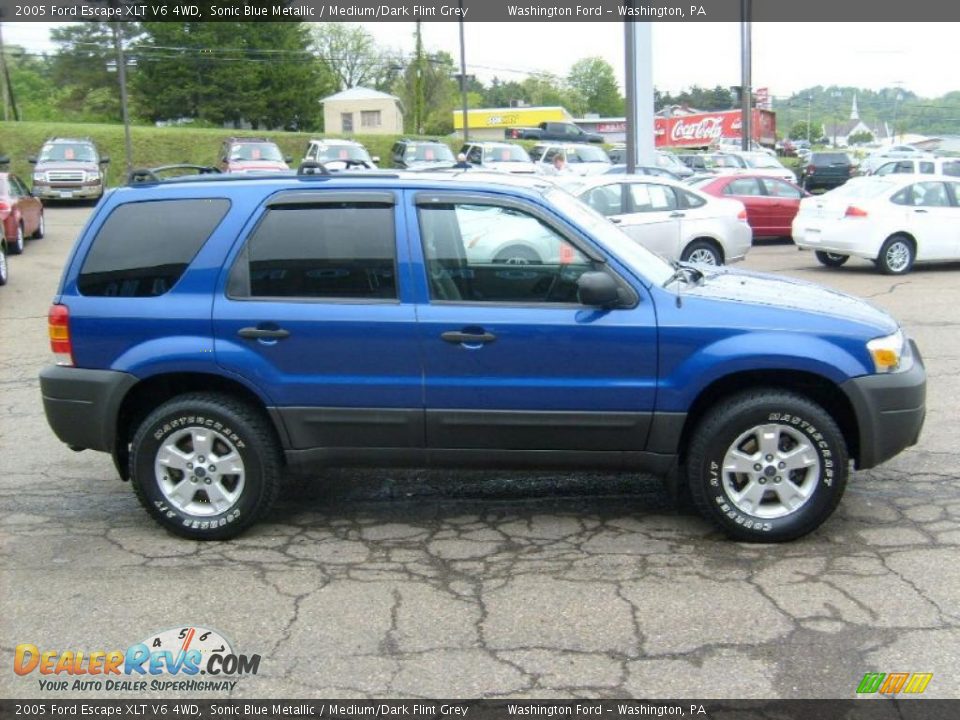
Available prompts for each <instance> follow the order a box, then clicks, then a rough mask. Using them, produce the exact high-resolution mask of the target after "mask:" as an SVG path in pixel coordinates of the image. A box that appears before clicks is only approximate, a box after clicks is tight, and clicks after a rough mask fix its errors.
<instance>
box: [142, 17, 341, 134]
mask: <svg viewBox="0 0 960 720" xmlns="http://www.w3.org/2000/svg"><path fill="white" fill-rule="evenodd" d="M143 28H144V31H145V37H144V39H143V40H142V41H141V42H140V43H139V44H138V46H137V48H136V52H137V56H138V63H137V71H136V73H135V74H134V78H133V89H134V95H135V97H136V98H137V99H138V101H139V106H140V108H141V112H142V114H143V115H144V116H145V117H146V118H147V119H149V120H153V121H156V120H171V119H177V118H191V119H198V120H202V121H204V122H207V123H211V124H213V125H233V126H234V127H241V125H242V123H243V122H244V121H246V122H249V123H250V125H251V126H252V127H254V128H260V127H264V128H288V129H312V128H313V127H316V126H317V124H318V122H319V115H320V108H319V100H320V98H321V97H323V95H325V94H327V93H328V92H329V91H331V90H332V89H333V87H334V81H333V79H332V77H331V76H330V75H329V73H328V72H327V71H326V69H325V67H324V66H321V65H320V64H318V63H317V62H316V61H315V59H314V57H313V55H312V53H311V51H310V47H309V43H310V37H309V34H308V32H307V30H306V28H305V27H304V25H303V24H302V23H259V22H258V23H250V22H216V23H207V22H193V23H169V22H157V23H144V24H143Z"/></svg>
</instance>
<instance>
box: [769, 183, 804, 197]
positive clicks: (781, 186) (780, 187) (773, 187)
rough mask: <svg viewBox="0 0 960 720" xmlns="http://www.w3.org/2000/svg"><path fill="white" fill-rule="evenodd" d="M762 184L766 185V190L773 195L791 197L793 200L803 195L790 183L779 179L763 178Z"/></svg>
mask: <svg viewBox="0 0 960 720" xmlns="http://www.w3.org/2000/svg"><path fill="white" fill-rule="evenodd" d="M763 184H764V185H766V186H767V192H768V193H770V194H771V195H773V196H774V197H782V198H792V199H795V200H799V199H800V198H802V197H803V193H802V192H800V191H799V190H798V189H797V188H795V187H793V186H792V185H787V183H785V182H782V181H780V180H772V179H770V178H766V179H764V181H763Z"/></svg>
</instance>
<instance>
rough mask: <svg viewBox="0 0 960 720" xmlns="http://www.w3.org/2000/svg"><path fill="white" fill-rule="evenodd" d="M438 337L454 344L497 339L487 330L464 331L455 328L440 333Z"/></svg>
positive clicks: (471, 343)
mask: <svg viewBox="0 0 960 720" xmlns="http://www.w3.org/2000/svg"><path fill="white" fill-rule="evenodd" d="M440 338H441V339H442V340H444V341H445V342H448V343H453V344H454V345H480V344H484V343H492V342H493V341H494V340H496V339H497V336H496V335H494V334H493V333H488V332H482V333H465V332H458V331H456V330H450V331H449V332H445V333H442V334H441V335H440Z"/></svg>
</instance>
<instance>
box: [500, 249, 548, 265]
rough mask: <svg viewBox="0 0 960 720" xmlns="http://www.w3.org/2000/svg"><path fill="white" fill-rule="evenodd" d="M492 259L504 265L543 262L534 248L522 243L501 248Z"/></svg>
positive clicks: (537, 263) (538, 263)
mask: <svg viewBox="0 0 960 720" xmlns="http://www.w3.org/2000/svg"><path fill="white" fill-rule="evenodd" d="M493 261H494V262H495V263H502V264H505V265H540V264H542V263H543V260H541V259H540V256H539V255H537V253H536V251H535V250H532V249H530V248H528V247H525V246H523V245H511V246H509V247H505V248H503V250H501V251H500V252H498V253H497V255H496V257H495V258H493Z"/></svg>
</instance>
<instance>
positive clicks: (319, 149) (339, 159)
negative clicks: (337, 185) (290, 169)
mask: <svg viewBox="0 0 960 720" xmlns="http://www.w3.org/2000/svg"><path fill="white" fill-rule="evenodd" d="M303 160H304V161H305V162H309V161H312V162H320V163H323V164H324V165H325V166H326V167H327V169H329V170H349V169H351V168H367V169H369V170H374V169H376V167H377V163H379V162H380V158H378V157H370V153H368V152H367V149H366V148H365V147H364V146H363V145H361V144H360V143H358V142H354V141H353V140H340V139H337V138H321V139H314V140H311V141H310V142H308V143H307V149H306V152H304V155H303Z"/></svg>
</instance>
